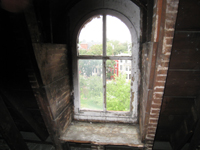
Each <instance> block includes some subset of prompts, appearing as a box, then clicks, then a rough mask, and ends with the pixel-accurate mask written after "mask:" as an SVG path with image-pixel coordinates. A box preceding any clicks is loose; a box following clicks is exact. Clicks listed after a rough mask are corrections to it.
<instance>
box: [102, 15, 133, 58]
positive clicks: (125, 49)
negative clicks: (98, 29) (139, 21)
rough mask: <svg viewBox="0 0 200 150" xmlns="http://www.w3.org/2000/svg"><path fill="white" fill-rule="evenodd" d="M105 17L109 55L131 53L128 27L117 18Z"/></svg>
mask: <svg viewBox="0 0 200 150" xmlns="http://www.w3.org/2000/svg"><path fill="white" fill-rule="evenodd" d="M106 17H107V18H106V19H107V24H106V26H107V43H106V45H107V49H106V53H107V55H109V56H130V55H131V34H130V31H129V29H128V27H127V26H126V25H125V24H124V23H123V22H122V21H121V20H120V19H118V18H116V17H113V16H109V15H107V16H106Z"/></svg>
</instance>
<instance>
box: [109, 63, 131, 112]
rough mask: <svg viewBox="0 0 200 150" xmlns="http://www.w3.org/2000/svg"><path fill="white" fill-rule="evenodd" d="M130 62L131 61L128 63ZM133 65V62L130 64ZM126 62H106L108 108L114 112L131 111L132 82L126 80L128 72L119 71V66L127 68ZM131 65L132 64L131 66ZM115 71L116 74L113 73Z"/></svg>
mask: <svg viewBox="0 0 200 150" xmlns="http://www.w3.org/2000/svg"><path fill="white" fill-rule="evenodd" d="M128 62H129V61H128ZM130 63H131V62H130ZM126 65H127V64H125V61H122V62H121V61H119V60H107V61H106V107H107V110H112V111H129V110H130V88H131V84H130V80H127V79H126V74H127V72H128V71H126V70H119V69H120V68H119V66H123V68H126ZM130 65H131V64H130ZM112 70H114V73H112Z"/></svg>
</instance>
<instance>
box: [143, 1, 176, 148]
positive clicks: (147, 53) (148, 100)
mask: <svg viewBox="0 0 200 150" xmlns="http://www.w3.org/2000/svg"><path fill="white" fill-rule="evenodd" d="M178 3H179V0H155V1H154V8H153V22H152V38H151V42H150V43H145V44H143V51H142V52H143V53H142V58H143V63H142V64H143V65H145V66H142V74H143V76H142V82H143V85H142V93H143V94H142V98H141V99H140V116H141V118H142V119H140V127H141V132H142V140H143V141H144V142H145V145H146V148H147V149H148V150H150V149H152V147H153V141H154V138H155V134H156V128H157V123H158V119H159V113H160V107H161V104H162V97H163V93H164V88H165V82H166V77H167V71H168V64H169V60H170V55H171V48H172V42H173V36H174V26H175V21H176V16H177V10H178ZM147 67H148V68H147Z"/></svg>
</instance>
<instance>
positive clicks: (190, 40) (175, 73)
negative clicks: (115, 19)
mask: <svg viewBox="0 0 200 150" xmlns="http://www.w3.org/2000/svg"><path fill="white" fill-rule="evenodd" d="M199 16H200V1H198V0H193V1H190V0H180V2H179V9H178V16H177V21H176V26H175V35H174V40H173V47H172V54H171V59H170V65H169V71H168V76H167V82H166V86H165V92H164V97H163V103H162V108H161V113H160V119H159V124H158V129H157V133H156V140H163V141H170V138H172V136H173V133H174V132H176V131H177V130H178V129H179V128H180V127H181V125H182V124H183V122H184V119H186V118H187V117H188V116H189V115H191V113H192V112H191V111H192V108H193V107H194V106H195V100H196V97H197V95H198V92H199V90H200V20H199V19H198V18H199ZM190 122H191V124H192V123H193V122H192V121H190ZM177 134H179V133H177ZM183 137H184V136H183ZM179 141H181V139H179ZM187 142H188V141H187ZM177 143H178V142H177ZM173 146H175V147H176V145H173Z"/></svg>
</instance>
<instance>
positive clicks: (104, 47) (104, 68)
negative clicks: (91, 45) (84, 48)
mask: <svg viewBox="0 0 200 150" xmlns="http://www.w3.org/2000/svg"><path fill="white" fill-rule="evenodd" d="M103 56H106V14H105V13H104V14H103ZM102 67H103V101H104V103H103V106H104V108H103V111H104V112H106V59H105V58H104V59H103V66H102Z"/></svg>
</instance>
